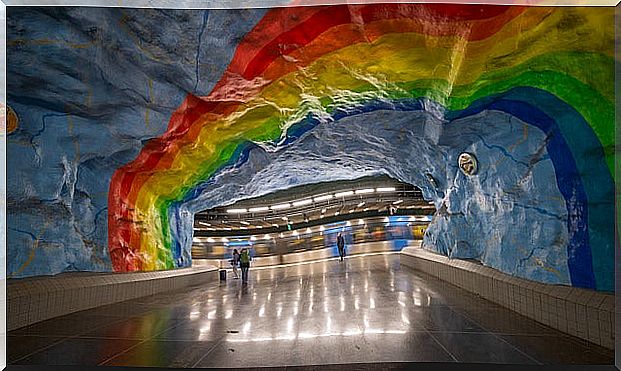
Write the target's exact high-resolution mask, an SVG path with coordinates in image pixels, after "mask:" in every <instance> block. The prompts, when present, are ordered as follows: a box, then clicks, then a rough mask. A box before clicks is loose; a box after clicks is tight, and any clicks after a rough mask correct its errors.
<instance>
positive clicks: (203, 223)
mask: <svg viewBox="0 0 621 371" xmlns="http://www.w3.org/2000/svg"><path fill="white" fill-rule="evenodd" d="M198 224H202V225H204V226H206V227H211V224H209V223H205V222H198Z"/></svg>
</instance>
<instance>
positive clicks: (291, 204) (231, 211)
mask: <svg viewBox="0 0 621 371" xmlns="http://www.w3.org/2000/svg"><path fill="white" fill-rule="evenodd" d="M395 190H396V188H395V187H378V188H365V189H358V190H355V191H343V192H337V193H334V194H327V195H322V196H316V197H311V198H307V199H304V200H299V201H294V202H285V203H282V204H278V205H272V206H259V207H253V208H250V209H245V208H243V209H242V208H240V209H227V210H226V212H227V213H229V214H243V213H248V212H250V213H259V212H266V211H269V210H285V209H288V208H290V207H300V206H306V205H310V204H312V203H313V202H321V201H327V200H330V199H332V198H341V197H343V198H344V197H348V196H352V195H362V194H369V193H375V192H380V193H382V192H394V191H395Z"/></svg>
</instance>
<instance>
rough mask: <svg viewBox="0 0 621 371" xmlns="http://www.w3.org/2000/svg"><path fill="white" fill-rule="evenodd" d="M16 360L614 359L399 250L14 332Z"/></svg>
mask: <svg viewBox="0 0 621 371" xmlns="http://www.w3.org/2000/svg"><path fill="white" fill-rule="evenodd" d="M68 323H78V324H79V325H76V326H74V327H73V328H71V327H67V324H68ZM89 323H90V324H92V325H91V326H88V325H86V324H89ZM59 329H62V330H63V331H60V332H59V333H62V334H63V335H61V336H60V337H59V336H58V334H57V333H55V331H57V330H59ZM46 340H47V341H48V343H46ZM70 348H71V350H70V351H69V350H68V349H70ZM78 354H79V355H78ZM8 357H9V362H10V363H17V364H94V365H97V364H99V365H124V366H155V367H157V366H161V367H162V366H163V367H166V366H168V367H250V366H278V365H305V364H322V363H331V364H334V363H353V362H434V361H435V362H455V361H457V362H491V363H520V364H541V363H544V364H548V363H552V364H556V363H581V364H588V363H598V364H612V362H613V359H614V355H613V352H612V351H608V350H606V349H603V348H601V347H598V346H596V345H592V344H589V343H585V342H582V341H580V340H578V339H575V338H572V337H569V336H566V335H564V334H562V333H560V332H558V331H555V330H552V329H550V328H547V327H545V326H543V325H539V324H537V323H536V322H534V321H532V320H530V319H527V318H525V317H521V316H519V315H517V314H515V313H513V312H510V311H508V310H506V309H504V308H502V307H500V306H497V305H495V304H492V303H490V302H487V301H485V300H482V299H480V298H478V297H476V296H474V295H471V294H469V293H467V292H465V291H463V290H460V289H458V288H456V287H453V286H451V285H448V284H446V283H444V282H443V281H440V280H437V279H435V278H432V277H429V276H426V275H424V274H422V273H419V272H416V271H413V270H411V269H409V268H406V267H401V266H400V264H399V256H398V254H384V255H374V256H367V257H351V258H348V259H346V260H345V261H344V262H340V261H338V260H330V261H324V262H318V263H312V264H300V265H291V266H286V267H279V268H270V269H251V271H250V282H249V284H248V285H245V286H242V285H241V283H240V281H239V280H235V279H229V280H227V281H224V282H214V283H209V284H205V285H204V286H201V287H195V288H192V289H190V290H188V291H185V292H179V293H169V294H163V295H158V296H153V297H148V298H142V299H138V300H132V301H128V302H124V303H119V304H115V305H111V306H107V307H102V308H97V309H94V310H90V311H84V312H80V313H76V314H73V315H70V316H65V317H62V318H59V319H54V320H50V321H46V322H43V323H40V324H36V325H33V326H30V327H28V328H25V329H20V330H17V331H13V332H11V333H9V340H8Z"/></svg>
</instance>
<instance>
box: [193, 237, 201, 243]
mask: <svg viewBox="0 0 621 371" xmlns="http://www.w3.org/2000/svg"><path fill="white" fill-rule="evenodd" d="M192 242H201V240H200V239H199V238H198V237H194V238H193V239H192Z"/></svg>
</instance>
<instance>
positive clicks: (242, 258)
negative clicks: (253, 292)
mask: <svg viewBox="0 0 621 371" xmlns="http://www.w3.org/2000/svg"><path fill="white" fill-rule="evenodd" d="M251 260H252V257H251V256H250V251H248V249H247V248H243V249H242V251H241V253H240V254H239V266H240V268H241V271H242V284H246V283H248V271H249V270H250V261H251Z"/></svg>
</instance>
